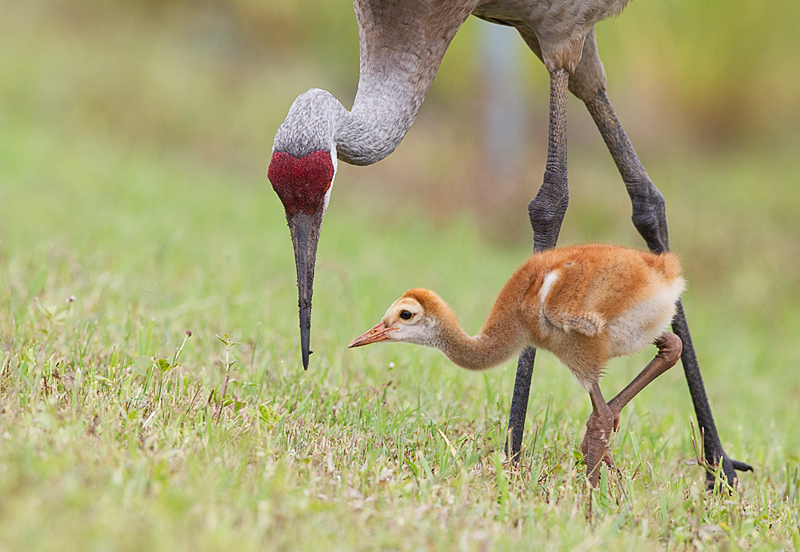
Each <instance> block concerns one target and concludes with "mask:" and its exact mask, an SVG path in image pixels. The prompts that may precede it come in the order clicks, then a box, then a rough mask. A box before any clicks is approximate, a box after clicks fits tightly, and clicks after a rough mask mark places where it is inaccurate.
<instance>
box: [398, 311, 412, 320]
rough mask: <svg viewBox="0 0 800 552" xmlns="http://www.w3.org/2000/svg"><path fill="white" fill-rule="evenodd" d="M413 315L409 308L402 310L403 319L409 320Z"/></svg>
mask: <svg viewBox="0 0 800 552" xmlns="http://www.w3.org/2000/svg"><path fill="white" fill-rule="evenodd" d="M412 316H414V315H413V314H412V313H411V311H407V310H401V311H400V318H402V319H403V320H408V319H409V318H411V317H412Z"/></svg>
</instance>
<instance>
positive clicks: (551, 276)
mask: <svg viewBox="0 0 800 552" xmlns="http://www.w3.org/2000/svg"><path fill="white" fill-rule="evenodd" d="M556 280H558V271H557V270H551V271H550V272H548V273H547V274H545V275H544V280H543V281H542V287H540V288H539V301H540V302H541V303H542V308H544V300H545V299H546V298H547V294H548V293H550V288H552V287H553V283H554V282H555V281H556Z"/></svg>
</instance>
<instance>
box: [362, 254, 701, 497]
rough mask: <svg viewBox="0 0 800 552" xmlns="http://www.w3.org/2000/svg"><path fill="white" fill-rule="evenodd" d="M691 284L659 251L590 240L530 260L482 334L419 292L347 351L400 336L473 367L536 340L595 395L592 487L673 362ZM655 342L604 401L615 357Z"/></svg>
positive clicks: (590, 430)
mask: <svg viewBox="0 0 800 552" xmlns="http://www.w3.org/2000/svg"><path fill="white" fill-rule="evenodd" d="M684 287H685V282H684V280H683V278H682V277H681V271H680V262H679V260H678V258H677V257H676V256H675V255H673V254H671V253H663V254H661V255H656V254H653V253H649V252H645V251H638V250H634V249H628V248H623V247H617V246H612V245H603V244H591V245H582V246H573V247H564V248H559V249H550V250H547V251H544V252H541V253H536V254H534V255H533V256H531V257H530V258H529V259H528V260H527V261H526V262H525V264H523V265H522V266H521V267H520V268H519V269H517V271H516V272H515V273H514V274H513V275H512V276H511V278H510V279H509V280H508V282H507V283H506V285H505V286H504V287H503V289H502V290H501V291H500V294H499V295H498V297H497V300H496V301H495V303H494V306H493V307H492V310H491V312H490V313H489V317H488V318H487V320H486V322H485V323H484V325H483V327H482V328H481V330H480V331H479V332H478V335H476V336H474V337H470V336H469V335H467V334H466V333H465V332H464V330H463V329H462V328H461V326H460V325H459V323H458V320H457V319H456V315H455V313H454V312H453V311H452V309H451V308H450V307H449V306H448V305H447V304H446V303H445V302H444V301H443V300H442V299H441V298H440V297H439V296H438V295H436V294H435V293H434V292H432V291H429V290H426V289H421V288H415V289H411V290H409V291H407V292H406V293H405V294H403V296H402V297H401V298H400V299H398V300H397V301H395V302H394V303H393V304H392V306H391V307H389V310H388V311H387V312H386V315H385V316H384V317H383V320H382V321H381V322H380V323H378V324H377V325H376V326H375V327H373V328H372V329H370V330H369V331H367V332H366V333H364V334H363V335H361V336H359V337H357V338H356V339H355V340H353V342H352V343H351V344H350V347H360V346H362V345H367V344H370V343H377V342H379V341H397V342H406V343H415V344H418V345H426V346H428V347H434V348H436V349H439V350H440V351H442V352H443V353H444V354H445V355H446V356H447V357H448V358H449V359H450V360H451V361H453V362H454V363H455V364H457V365H458V366H461V367H463V368H466V369H468V370H485V369H487V368H491V367H493V366H496V365H498V364H500V363H501V362H503V361H505V360H507V359H509V358H510V357H511V356H512V355H514V354H516V353H518V352H519V351H520V350H521V349H522V348H523V347H525V346H527V345H532V346H534V347H537V348H540V349H546V350H548V351H550V352H552V353H553V354H554V355H556V357H558V358H559V359H560V360H561V361H562V362H563V363H564V364H565V365H566V366H567V367H568V368H569V369H570V370H571V371H572V373H573V374H574V375H575V377H576V378H577V380H578V381H579V382H580V383H581V385H583V387H585V388H586V390H587V391H588V392H589V397H590V399H591V401H592V414H591V416H590V417H589V421H588V422H587V423H586V426H587V431H586V436H585V437H584V440H583V443H582V450H583V452H584V454H586V457H587V458H586V464H587V475H588V477H589V481H590V483H591V484H592V485H593V486H595V485H597V482H598V480H599V477H600V472H599V463H600V461H601V460H604V461H605V462H606V463H608V464H609V466H613V459H612V458H611V454H610V451H609V450H608V438H609V436H610V434H611V431H612V429H617V428H618V426H619V414H620V411H621V410H622V408H623V407H624V406H625V405H626V404H627V403H628V402H629V401H630V400H631V399H632V398H633V397H634V396H635V395H636V394H637V393H638V392H639V391H641V390H642V389H643V388H644V387H645V386H646V385H647V384H649V383H650V382H651V381H653V380H654V379H655V378H656V377H658V376H659V375H660V374H662V373H664V372H665V371H666V370H668V369H669V368H671V367H672V366H674V365H675V363H676V362H677V360H678V357H679V356H680V353H681V341H680V339H679V338H678V337H677V336H675V335H674V334H672V333H669V332H667V331H665V329H666V327H667V326H668V325H669V323H670V321H671V320H672V318H673V316H674V315H675V303H676V302H677V301H678V299H679V298H680V295H681V293H682V292H683V290H684ZM650 343H653V344H655V345H656V346H657V347H658V354H657V355H656V357H655V358H654V359H653V361H651V362H650V363H649V364H648V365H647V367H646V368H645V369H644V370H643V371H642V372H641V373H640V374H639V375H638V376H637V377H636V378H635V379H634V380H633V381H632V382H631V383H630V384H629V385H628V386H627V387H626V388H625V389H624V390H623V391H622V392H620V393H619V395H617V396H616V397H614V398H613V399H612V400H611V401H609V402H608V403H607V402H606V401H605V399H604V398H603V395H602V393H601V392H600V387H599V380H600V376H601V375H602V373H603V369H604V368H605V366H606V363H607V361H608V360H609V359H611V358H613V357H618V356H624V355H630V354H633V353H636V352H638V351H640V350H642V349H643V348H644V347H645V346H646V345H648V344H650Z"/></svg>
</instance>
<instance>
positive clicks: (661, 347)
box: [608, 332, 683, 431]
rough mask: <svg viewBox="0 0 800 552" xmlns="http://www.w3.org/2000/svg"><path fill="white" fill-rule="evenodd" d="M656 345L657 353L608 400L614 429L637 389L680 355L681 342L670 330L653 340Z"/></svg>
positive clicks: (673, 362)
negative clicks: (623, 387)
mask: <svg viewBox="0 0 800 552" xmlns="http://www.w3.org/2000/svg"><path fill="white" fill-rule="evenodd" d="M653 343H654V344H655V346H656V347H658V353H656V356H655V358H654V359H653V360H651V361H650V363H649V364H648V365H647V366H645V368H644V370H642V371H641V372H639V375H638V376H636V377H635V378H633V381H632V382H630V383H629V384H628V385H627V386H626V387H625V389H623V390H622V391H620V392H619V394H617V396H616V397H614V398H613V399H611V400H610V401H608V407H609V408H610V409H611V413H612V414H613V415H614V431H617V430H618V429H619V414H620V412H621V411H622V409H623V408H625V405H626V404H628V403H629V402H630V401H631V399H632V398H634V397H635V396H636V395H637V394H638V393H639V391H641V390H642V389H644V388H645V387H647V386H648V385H649V384H650V383H651V382H652V381H653V380H654V379H656V378H657V377H658V376H660V375H661V374H663V373H664V372H666V371H667V370H669V369H670V368H672V367H673V366H675V363H677V362H678V359H679V358H680V357H681V351H682V350H683V344H682V343H681V339H680V338H679V337H678V336H677V335H675V334H674V333H671V332H664V333H663V334H661V335H660V336H659V337H658V338H656V340H655V341H654V342H653Z"/></svg>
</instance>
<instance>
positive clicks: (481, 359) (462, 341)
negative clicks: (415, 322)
mask: <svg viewBox="0 0 800 552" xmlns="http://www.w3.org/2000/svg"><path fill="white" fill-rule="evenodd" d="M448 309H449V307H448ZM451 312H452V311H451ZM526 344H527V338H526V333H525V330H524V328H523V327H522V325H521V323H520V321H519V317H518V316H516V315H515V313H514V310H513V307H508V306H506V305H504V304H502V303H501V302H500V301H497V302H495V305H494V307H493V308H492V311H491V312H490V313H489V317H488V318H487V319H486V322H485V323H484V325H483V327H482V328H481V330H480V332H478V335H476V336H470V335H468V334H467V333H466V332H464V330H463V329H462V328H461V326H460V325H459V324H458V322H457V321H456V319H455V315H452V318H450V317H448V320H447V321H444V320H442V321H440V325H439V331H438V336H437V339H436V340H435V341H434V343H432V345H433V346H434V347H436V348H437V349H439V350H440V351H442V352H443V353H444V354H445V356H447V358H449V359H450V360H451V361H453V363H455V364H457V365H458V366H461V367H462V368H466V369H467V370H486V369H489V368H492V367H494V366H497V365H498V364H500V363H502V362H504V361H506V360H508V359H509V358H511V357H512V356H514V355H515V354H516V353H518V352H519V351H520V350H521V349H522V348H523V347H524V346H525V345H526Z"/></svg>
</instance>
